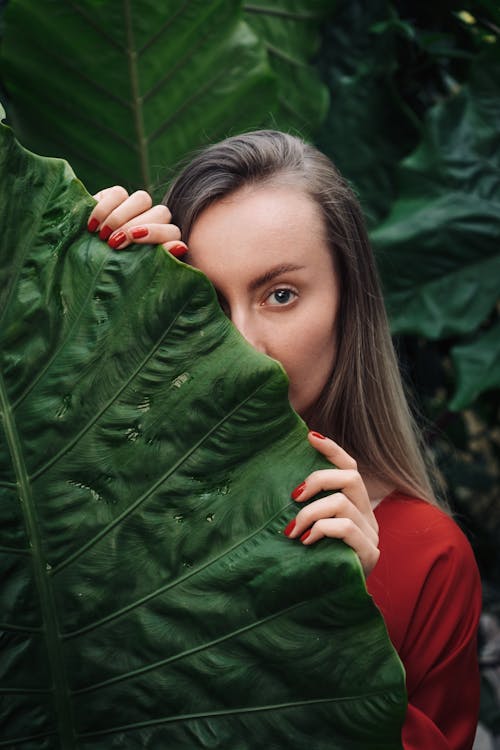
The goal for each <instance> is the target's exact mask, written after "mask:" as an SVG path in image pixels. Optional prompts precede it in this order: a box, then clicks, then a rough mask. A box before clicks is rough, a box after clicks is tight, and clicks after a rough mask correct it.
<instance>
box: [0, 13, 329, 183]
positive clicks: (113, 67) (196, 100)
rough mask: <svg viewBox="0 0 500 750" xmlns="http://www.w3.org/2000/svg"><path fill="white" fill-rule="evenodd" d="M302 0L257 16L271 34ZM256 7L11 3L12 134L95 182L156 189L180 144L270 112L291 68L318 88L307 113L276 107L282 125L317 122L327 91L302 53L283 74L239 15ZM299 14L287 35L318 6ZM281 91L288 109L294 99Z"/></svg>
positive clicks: (181, 152) (7, 62)
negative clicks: (285, 114)
mask: <svg viewBox="0 0 500 750" xmlns="http://www.w3.org/2000/svg"><path fill="white" fill-rule="evenodd" d="M317 3H318V0H316V4H317ZM323 4H324V2H323ZM307 5H308V4H307V3H306V2H305V0H281V2H279V0H271V2H270V3H268V4H267V6H268V7H267V8H266V9H265V13H264V14H262V13H259V14H258V15H259V19H261V21H263V20H264V19H267V20H268V21H270V23H267V25H266V30H269V29H271V30H273V33H274V35H275V36H276V35H277V34H278V35H279V31H280V30H281V29H282V28H284V29H286V30H288V29H289V28H290V19H289V15H290V12H292V11H293V12H294V13H295V16H297V15H298V16H299V18H300V13H299V11H301V10H302V12H303V13H305V9H307ZM280 9H281V10H282V11H283V13H282V14H281V15H280V13H275V12H274V11H275V10H280ZM256 15H257V11H256V10H255V9H254V8H253V7H252V6H250V7H249V9H248V11H247V12H246V13H245V12H244V11H243V9H242V7H241V2H240V1H238V0H231V1H230V2H227V0H214V1H212V2H205V0H190V1H189V2H181V1H180V0H169V1H167V2H161V3H159V2H156V0H108V1H107V2H96V0H80V1H79V2H76V1H75V0H69V1H68V2H64V3H61V2H59V0H47V1H46V2H44V3H40V2H38V0H11V1H10V2H9V6H8V8H7V10H6V13H5V35H4V42H3V54H2V71H3V72H2V76H3V79H4V85H5V86H6V89H7V91H8V94H9V97H10V101H11V107H10V109H9V111H10V112H11V113H12V116H13V120H14V122H15V124H16V129H17V132H18V135H19V137H21V138H22V140H23V142H24V143H25V145H27V146H29V147H30V148H32V149H36V150H37V151H39V152H40V153H44V154H48V155H63V156H64V157H65V158H67V159H70V160H71V162H72V164H73V165H74V167H75V169H76V171H77V174H78V175H79V176H80V177H81V178H82V179H83V180H84V181H85V182H86V183H87V184H89V185H90V186H92V187H93V188H95V189H97V188H100V187H102V186H103V185H107V184H112V183H120V184H126V185H128V186H129V187H133V188H134V189H136V188H137V187H141V186H143V187H146V188H148V189H153V187H155V186H157V185H158V183H160V185H161V184H163V183H164V182H165V180H166V179H168V177H169V172H168V171H167V170H168V169H169V168H171V167H172V166H173V165H174V164H175V163H176V162H177V161H178V160H179V159H180V158H181V157H184V156H185V155H186V153H187V152H190V151H191V150H193V149H194V148H197V147H199V146H200V145H202V144H205V143H207V142H208V141H212V140H215V139H217V138H219V137H222V136H223V135H227V134H228V133H230V132H239V131H241V130H248V129H249V128H252V127H257V126H261V125H263V124H265V123H269V122H272V121H273V119H274V116H275V114H276V115H277V116H279V110H280V107H281V105H280V104H279V98H280V96H281V94H280V89H281V81H282V80H284V81H285V82H286V83H285V91H288V92H289V91H291V90H292V89H293V86H292V85H291V84H290V81H293V80H295V78H294V76H290V73H289V70H295V69H298V70H299V72H300V71H305V73H303V75H306V76H307V81H308V84H311V82H312V81H314V91H308V92H307V95H308V96H309V94H310V93H314V94H315V96H314V98H313V99H312V101H311V104H310V107H309V112H306V111H305V108H304V107H302V111H301V108H300V106H299V105H298V104H297V105H296V106H295V107H294V108H295V110H298V114H296V115H294V114H293V113H290V112H289V113H288V119H287V120H286V122H283V118H282V117H281V116H279V117H278V119H279V120H280V123H281V124H284V125H286V127H290V126H294V125H295V126H296V127H302V126H304V124H306V123H307V124H309V125H315V124H317V121H318V119H320V118H321V116H322V114H323V113H324V110H325V99H326V97H327V93H326V89H325V88H324V87H321V86H320V85H319V82H318V81H317V80H316V79H315V78H314V75H313V74H312V72H311V71H310V69H309V68H307V66H306V64H305V62H306V60H307V55H308V52H307V50H305V49H304V50H303V51H302V52H300V53H299V51H297V53H296V57H297V58H298V60H297V61H296V65H295V66H290V65H288V66H287V67H286V70H285V72H284V73H282V72H281V73H280V71H279V69H278V67H279V66H278V64H274V61H273V65H272V66H271V65H270V63H269V53H268V48H267V47H266V46H265V45H264V43H263V42H262V41H261V40H260V38H259V37H258V36H257V35H256V34H255V32H254V31H253V30H252V29H251V27H250V25H249V24H248V23H246V22H245V17H248V18H250V19H253V18H254V17H255V16H256ZM292 15H293V13H292ZM305 16H306V17H305V19H304V20H303V21H302V22H300V23H299V21H298V20H297V18H295V20H294V21H293V24H292V27H293V29H294V31H295V37H294V38H298V39H304V40H306V41H308V40H310V38H311V28H310V27H311V26H312V24H313V20H314V19H315V18H317V16H318V13H316V14H313V13H312V12H311V11H309V13H308V14H307V13H305ZM292 20H293V19H292ZM252 25H254V26H256V27H259V23H257V22H256V21H254V23H253V24H252ZM281 35H282V36H283V33H282V34H281ZM304 46H305V45H304ZM309 54H310V52H309ZM280 55H281V57H283V52H282V50H281V48H280V47H279V45H277V46H276V48H275V50H274V57H275V58H276V56H278V57H279V56H280ZM303 75H302V77H303ZM302 77H301V76H299V78H300V80H302ZM34 91H37V92H39V95H38V96H36V97H34V96H33V92H34ZM319 94H321V96H319ZM286 98H287V99H290V104H291V105H292V106H293V105H294V102H295V101H296V100H297V99H298V96H297V94H295V95H294V96H290V95H288V96H287V97H286Z"/></svg>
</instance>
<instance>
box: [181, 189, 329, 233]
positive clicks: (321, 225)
mask: <svg viewBox="0 0 500 750" xmlns="http://www.w3.org/2000/svg"><path fill="white" fill-rule="evenodd" d="M222 228H224V231H225V233H227V234H225V235H224V236H225V238H226V239H236V238H237V237H238V235H239V234H241V232H242V231H244V232H245V234H246V235H262V234H263V233H270V234H275V233H281V232H286V233H287V234H288V233H289V232H290V231H297V230H299V229H301V230H302V229H305V231H307V232H309V233H310V234H311V236H312V237H314V239H316V240H324V241H326V231H325V222H324V219H323V216H322V213H321V209H320V207H319V206H318V205H317V204H316V203H315V202H314V201H313V199H312V198H311V197H310V196H309V195H308V194H307V192H306V191H305V189H304V188H302V187H300V186H296V185H287V184H280V183H278V184H274V183H271V184H258V185H247V186H244V187H242V188H240V189H238V190H236V191H235V192H233V193H231V194H230V195H228V196H226V197H224V198H221V199H220V200H217V201H215V202H214V203H212V204H211V205H209V206H208V207H207V208H206V209H204V210H203V211H202V212H201V213H200V215H199V216H198V218H197V219H196V221H195V222H194V224H193V227H192V229H191V232H190V236H189V245H190V247H193V246H195V247H196V246H197V245H198V244H199V241H200V240H201V239H203V238H204V239H205V242H208V241H209V239H211V234H212V233H215V234H217V232H218V231H220V229H222ZM220 239H222V238H220V237H219V240H220Z"/></svg>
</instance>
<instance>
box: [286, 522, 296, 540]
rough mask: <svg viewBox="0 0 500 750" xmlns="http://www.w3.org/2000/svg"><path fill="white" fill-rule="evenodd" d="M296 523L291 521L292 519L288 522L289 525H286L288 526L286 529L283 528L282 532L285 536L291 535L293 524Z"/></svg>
mask: <svg viewBox="0 0 500 750" xmlns="http://www.w3.org/2000/svg"><path fill="white" fill-rule="evenodd" d="M296 523H297V522H296V520H295V518H293V519H292V520H291V521H290V523H289V524H288V526H287V527H286V528H285V532H284V533H285V536H290V534H291V533H292V531H293V530H294V528H295V524H296Z"/></svg>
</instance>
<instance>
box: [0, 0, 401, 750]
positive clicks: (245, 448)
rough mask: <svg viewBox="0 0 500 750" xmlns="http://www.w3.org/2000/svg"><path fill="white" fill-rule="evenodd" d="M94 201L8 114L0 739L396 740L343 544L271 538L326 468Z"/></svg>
mask: <svg viewBox="0 0 500 750" xmlns="http://www.w3.org/2000/svg"><path fill="white" fill-rule="evenodd" d="M95 5H96V8H97V7H98V6H97V3H96V4H95ZM91 204H92V200H91V199H90V197H89V196H88V195H87V194H86V192H85V191H84V189H83V188H82V185H81V183H79V182H78V181H77V180H76V179H75V178H74V176H73V174H72V172H71V170H70V169H69V167H68V166H67V164H66V163H64V162H62V161H59V160H55V159H52V160H48V159H41V158H40V157H36V156H34V155H32V154H29V153H28V152H26V151H24V150H23V149H21V148H20V147H18V146H17V144H16V143H15V141H14V139H13V138H12V135H11V133H10V131H9V130H8V129H7V128H5V127H2V128H1V132H0V205H1V206H2V212H1V216H0V218H1V226H0V237H1V239H2V243H1V246H0V365H1V367H0V416H1V422H0V424H1V426H2V430H1V432H0V558H1V561H0V565H1V569H2V572H3V586H2V589H1V593H0V611H1V612H2V615H1V617H2V623H1V638H2V660H1V662H0V693H1V694H2V701H1V703H0V728H1V739H0V747H8V748H9V750H35V749H36V750H45V749H47V750H48V749H50V750H56V749H58V748H61V750H100V749H101V748H103V749H104V748H106V749H108V748H111V747H126V748H130V749H131V750H134V748H137V749H138V750H139V749H142V748H145V747H147V748H150V749H151V750H156V749H157V750H165V748H173V749H175V750H184V749H185V750H188V748H189V750H193V749H194V748H215V747H217V748H231V749H232V750H240V749H241V750H246V749H248V750H250V749H251V748H255V747H262V748H267V747H272V748H287V749H288V748H300V749H304V750H305V749H306V748H311V747H314V748H315V749H316V750H322V749H324V750H326V749H327V748H328V750H330V748H332V747H335V748H342V749H344V748H345V749H346V750H350V749H355V748H356V749H358V750H361V749H363V750H366V748H371V749H372V750H392V749H394V750H396V748H398V750H401V742H400V738H399V737H400V726H401V722H402V720H403V716H404V712H405V696H404V676H403V671H402V669H401V665H400V662H399V659H398V657H397V656H396V654H395V652H394V650H393V649H392V646H391V645H390V642H389V640H388V637H387V633H386V630H385V625H384V623H383V620H382V618H381V616H380V614H379V612H378V610H377V609H376V607H375V606H374V604H373V602H372V600H371V598H370V597H369V596H368V594H367V592H366V588H365V585H364V580H363V576H362V573H361V568H360V564H359V560H358V558H357V557H356V555H355V554H354V553H353V552H352V550H350V549H348V548H347V547H346V546H345V545H343V544H342V543H340V542H337V543H334V542H331V541H328V542H322V543H320V544H317V545H314V546H313V547H311V548H308V547H304V546H303V545H301V544H300V543H297V542H295V543H293V542H292V541H291V540H289V539H287V538H286V537H285V536H284V535H283V533H282V529H283V527H284V525H285V523H286V522H287V521H288V520H289V519H290V518H291V517H292V516H293V515H294V513H295V512H296V508H295V507H294V504H293V503H291V501H290V500H289V493H290V489H291V488H292V487H293V486H294V484H296V483H298V482H299V481H300V480H302V479H303V478H304V476H305V475H306V474H307V473H308V472H309V471H310V470H311V469H314V468H319V467H321V466H324V465H325V462H324V461H323V459H321V460H320V459H319V457H318V455H317V454H316V453H315V452H314V451H313V450H312V449H311V448H310V447H309V445H308V443H307V441H306V440H305V431H306V428H305V425H304V424H303V423H302V421H301V420H300V419H299V417H298V416H297V415H296V414H295V413H294V412H293V411H292V410H291V408H290V406H289V405H288V401H287V380H286V377H285V375H284V373H283V371H282V369H281V367H280V366H279V365H278V364H277V363H276V362H273V361H272V360H270V359H268V358H267V357H265V356H264V355H261V354H259V353H257V352H256V351H255V350H253V349H252V347H250V346H249V345H248V344H247V343H246V342H245V341H244V340H243V339H242V338H241V336H240V335H239V334H238V333H237V331H236V330H235V329H234V327H233V326H232V325H231V323H230V322H229V321H228V320H227V319H226V318H225V316H224V315H223V314H222V312H221V311H220V309H219V307H218V304H217V301H216V297H215V293H214V290H213V288H212V286H211V285H210V284H209V282H208V280H207V279H206V278H205V277H203V276H202V274H201V273H199V272H198V271H196V270H194V269H191V268H188V267H187V266H184V265H183V264H181V263H180V262H178V261H176V260H175V259H173V258H172V257H167V256H166V254H165V253H164V252H162V251H161V249H159V248H157V249H156V250H152V249H148V248H144V249H143V250H142V251H138V250H136V251H135V252H122V253H113V252H111V251H110V250H109V248H108V247H107V246H106V245H105V244H104V243H101V242H100V241H99V240H98V239H97V238H96V237H95V236H93V235H92V236H91V235H89V233H88V232H87V231H86V229H85V222H86V219H87V216H88V211H89V207H90V206H91Z"/></svg>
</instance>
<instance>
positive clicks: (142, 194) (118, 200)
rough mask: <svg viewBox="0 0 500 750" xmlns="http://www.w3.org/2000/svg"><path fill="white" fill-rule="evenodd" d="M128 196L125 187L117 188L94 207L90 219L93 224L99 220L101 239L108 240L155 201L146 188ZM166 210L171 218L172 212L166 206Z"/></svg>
mask: <svg viewBox="0 0 500 750" xmlns="http://www.w3.org/2000/svg"><path fill="white" fill-rule="evenodd" d="M126 196H127V192H126V190H125V189H124V188H119V187H118V188H115V189H114V192H113V193H107V194H106V195H105V196H104V197H103V198H102V199H101V200H100V201H99V203H98V204H97V206H96V207H95V208H94V211H93V216H92V219H90V221H92V220H93V223H92V226H95V222H96V221H98V222H99V224H98V225H97V227H98V228H99V237H100V238H101V240H108V239H109V237H110V235H111V234H112V233H113V232H114V231H116V230H117V229H119V228H122V227H123V226H124V225H125V224H126V223H127V222H128V221H131V220H132V219H135V218H136V217H138V216H140V215H142V214H144V213H145V212H146V211H148V210H149V209H150V208H151V206H152V203H153V201H152V199H151V196H150V195H149V193H146V191H145V190H137V191H136V192H135V193H132V195H129V196H128V197H126ZM164 210H165V211H166V212H167V213H168V217H169V219H170V212H169V211H168V208H166V206H164ZM90 221H89V228H90V226H91V224H90ZM94 231H95V230H94Z"/></svg>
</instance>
